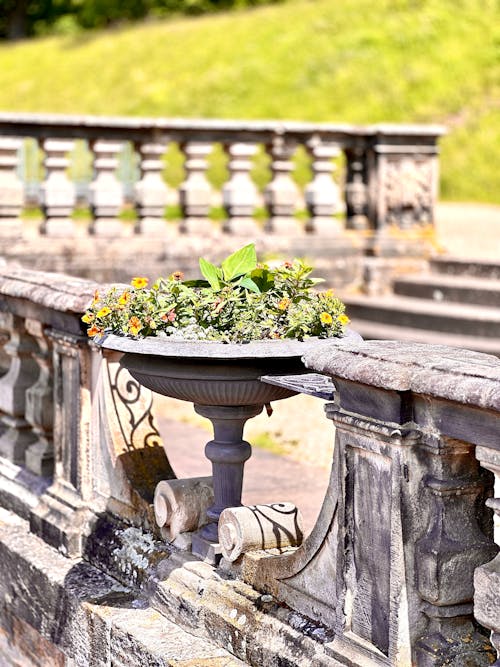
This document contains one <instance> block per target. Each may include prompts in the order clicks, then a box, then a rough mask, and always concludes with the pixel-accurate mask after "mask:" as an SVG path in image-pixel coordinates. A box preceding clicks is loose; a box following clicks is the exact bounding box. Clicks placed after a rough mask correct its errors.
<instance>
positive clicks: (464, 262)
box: [430, 257, 500, 280]
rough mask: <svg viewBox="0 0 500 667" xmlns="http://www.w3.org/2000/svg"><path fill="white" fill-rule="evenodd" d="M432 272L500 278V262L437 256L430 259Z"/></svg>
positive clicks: (490, 278)
mask: <svg viewBox="0 0 500 667" xmlns="http://www.w3.org/2000/svg"><path fill="white" fill-rule="evenodd" d="M430 269H431V271H432V273H438V274H439V275H449V276H471V277H474V278H487V279H489V280H500V262H496V261H491V260H468V259H462V258H456V257H453V258H452V257H435V258H434V259H431V261H430Z"/></svg>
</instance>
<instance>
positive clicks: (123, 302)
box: [118, 290, 130, 306]
mask: <svg viewBox="0 0 500 667" xmlns="http://www.w3.org/2000/svg"><path fill="white" fill-rule="evenodd" d="M129 301H130V292H129V291H128V290H125V292H123V294H122V295H121V297H120V298H119V299H118V305H119V306H126V305H127V303H128V302H129Z"/></svg>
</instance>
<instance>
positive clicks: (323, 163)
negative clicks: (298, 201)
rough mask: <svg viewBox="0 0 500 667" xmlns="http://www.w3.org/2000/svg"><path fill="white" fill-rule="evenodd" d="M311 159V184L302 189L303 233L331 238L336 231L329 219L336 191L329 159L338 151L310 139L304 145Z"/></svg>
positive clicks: (335, 207)
mask: <svg viewBox="0 0 500 667" xmlns="http://www.w3.org/2000/svg"><path fill="white" fill-rule="evenodd" d="M307 149H308V152H309V154H310V155H311V157H312V165H311V166H312V170H313V174H314V176H313V180H312V181H311V182H310V183H309V184H308V185H307V186H306V188H305V199H306V205H307V210H308V213H309V215H310V216H311V217H310V218H309V220H308V222H307V224H306V231H308V232H318V233H323V234H329V235H332V233H338V232H339V231H340V229H339V225H338V223H336V221H334V220H333V219H332V216H333V215H334V213H336V212H337V211H338V209H339V187H338V185H337V184H336V183H335V181H334V180H333V178H332V173H333V171H334V169H335V165H334V164H333V158H336V157H338V155H339V154H340V148H339V147H338V145H337V144H334V143H331V142H322V141H321V140H320V139H319V138H318V137H313V138H312V139H311V141H310V142H309V143H308V145H307Z"/></svg>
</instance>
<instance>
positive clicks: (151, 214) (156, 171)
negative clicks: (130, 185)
mask: <svg viewBox="0 0 500 667" xmlns="http://www.w3.org/2000/svg"><path fill="white" fill-rule="evenodd" d="M138 150H139V154H140V169H141V179H140V180H139V181H138V182H137V183H136V185H135V189H134V192H135V209H136V211H137V218H138V221H137V225H136V228H135V231H136V232H137V233H138V234H145V235H148V236H161V235H163V234H164V233H165V207H166V206H167V202H168V187H167V184H166V183H165V181H164V180H163V178H162V171H163V167H164V164H163V160H162V157H163V155H164V154H165V150H166V145H165V144H164V143H159V142H156V143H154V142H151V141H146V142H143V143H141V144H139V146H138Z"/></svg>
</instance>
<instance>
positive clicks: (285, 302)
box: [278, 297, 290, 310]
mask: <svg viewBox="0 0 500 667" xmlns="http://www.w3.org/2000/svg"><path fill="white" fill-rule="evenodd" d="M289 305H290V299H287V298H286V297H285V298H284V299H281V301H280V302H279V303H278V308H279V309H280V310H286V309H287V308H288V306H289Z"/></svg>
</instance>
